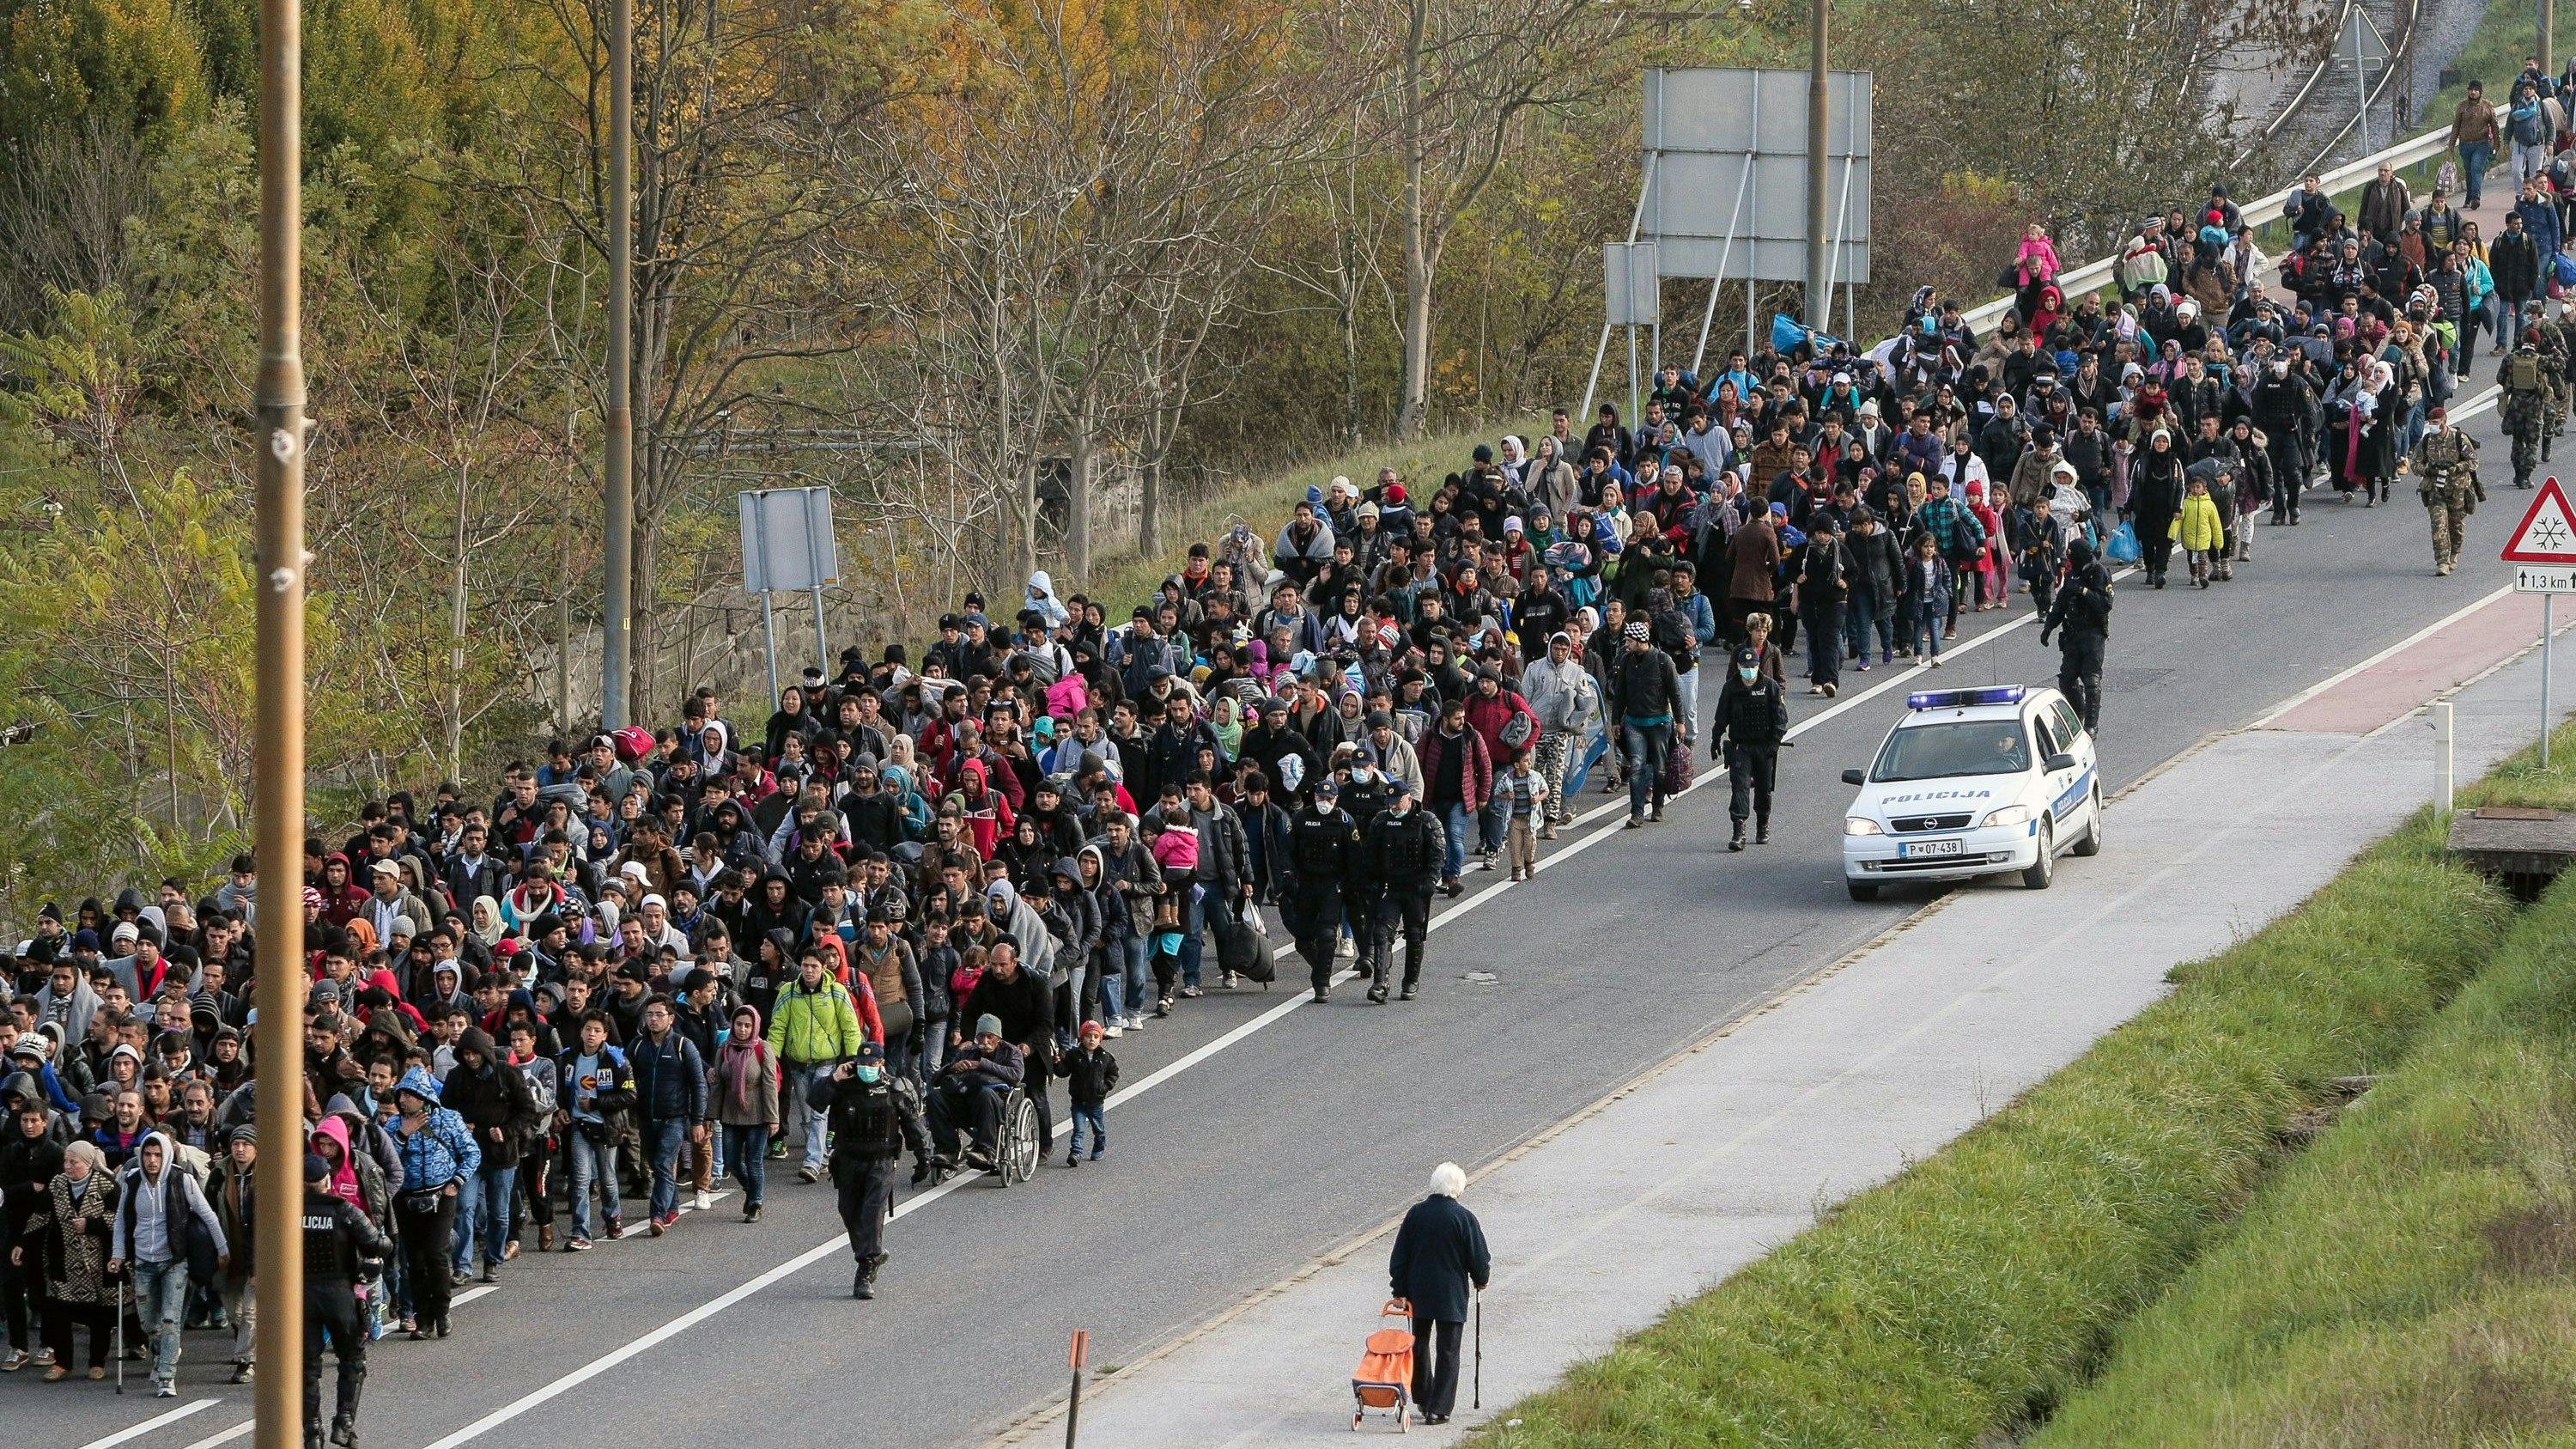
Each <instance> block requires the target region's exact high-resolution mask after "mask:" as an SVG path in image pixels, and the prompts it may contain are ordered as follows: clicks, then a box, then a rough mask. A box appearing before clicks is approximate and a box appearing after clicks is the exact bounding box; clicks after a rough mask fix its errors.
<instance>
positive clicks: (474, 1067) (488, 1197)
mask: <svg viewBox="0 0 2576 1449" xmlns="http://www.w3.org/2000/svg"><path fill="white" fill-rule="evenodd" d="M455 1053H456V1065H455V1066H454V1067H453V1068H451V1069H450V1070H449V1071H448V1073H447V1081H446V1083H445V1085H444V1086H442V1087H441V1088H440V1093H441V1095H440V1098H439V1100H440V1101H441V1102H442V1103H443V1104H444V1105H445V1106H446V1107H447V1108H448V1110H450V1111H452V1112H454V1113H455V1114H456V1115H457V1116H459V1117H462V1118H464V1119H465V1125H466V1127H467V1128H469V1129H470V1130H471V1131H472V1132H473V1134H474V1145H475V1146H476V1147H478V1148H480V1149H481V1150H482V1153H483V1160H482V1163H481V1165H480V1166H478V1167H476V1168H475V1170H474V1177H473V1180H472V1181H471V1182H468V1183H466V1184H465V1187H464V1192H463V1194H462V1196H461V1198H460V1200H459V1201H458V1203H457V1205H456V1234H455V1245H454V1247H453V1248H452V1249H451V1256H450V1260H449V1261H450V1266H451V1268H452V1269H453V1274H454V1276H455V1277H456V1278H458V1279H462V1278H464V1277H465V1276H466V1274H467V1273H468V1272H469V1271H471V1269H472V1268H473V1264H474V1245H475V1241H476V1239H477V1238H478V1237H479V1238H480V1239H481V1241H482V1245H483V1281H484V1282H486V1283H497V1282H499V1281H501V1264H502V1263H503V1262H504V1261H505V1260H506V1259H507V1258H508V1256H509V1250H508V1248H507V1246H506V1245H505V1244H504V1241H503V1240H504V1239H506V1238H507V1237H508V1236H509V1228H510V1192H511V1189H512V1188H513V1187H514V1186H515V1185H516V1182H517V1177H518V1168H519V1154H520V1152H521V1150H522V1149H523V1148H524V1147H525V1146H526V1144H527V1140H528V1138H529V1137H530V1136H531V1135H532V1134H534V1133H535V1132H536V1130H537V1126H538V1123H537V1107H536V1101H535V1099H534V1098H533V1097H531V1096H530V1095H529V1094H528V1080H527V1078H526V1077H525V1076H524V1075H523V1074H521V1073H520V1071H519V1070H518V1069H517V1068H516V1067H514V1066H511V1065H509V1064H508V1063H506V1062H504V1061H503V1060H502V1059H501V1051H500V1048H499V1047H497V1046H495V1045H494V1044H493V1041H492V1038H491V1036H490V1035H489V1034H487V1033H486V1032H485V1031H484V1030H483V1028H481V1027H479V1026H469V1027H467V1028H466V1029H465V1032H464V1034H463V1035H462V1036H460V1037H458V1038H457V1039H456V1044H455Z"/></svg>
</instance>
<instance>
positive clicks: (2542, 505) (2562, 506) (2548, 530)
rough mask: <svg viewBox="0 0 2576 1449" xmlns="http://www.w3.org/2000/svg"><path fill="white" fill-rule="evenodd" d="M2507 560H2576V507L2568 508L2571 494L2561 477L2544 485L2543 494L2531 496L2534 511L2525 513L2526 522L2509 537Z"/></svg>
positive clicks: (2552, 479)
mask: <svg viewBox="0 0 2576 1449" xmlns="http://www.w3.org/2000/svg"><path fill="white" fill-rule="evenodd" d="M2504 561H2505V562H2506V563H2523V564H2576V510H2570V509H2569V508H2568V506H2567V495H2566V493H2565V492H2564V491H2562V490H2561V489H2560V488H2559V486H2558V480H2557V479H2555V478H2551V479H2548V480H2546V481H2544V482H2543V483H2542V484H2541V485H2540V496H2539V497H2537V498H2535V499H2533V500H2531V511H2530V512H2528V513H2525V514H2524V515H2522V522H2521V523H2520V524H2518V525H2516V526H2515V528H2514V530H2513V535H2512V536H2511V537H2509V538H2507V539H2506V540H2505V543H2504Z"/></svg>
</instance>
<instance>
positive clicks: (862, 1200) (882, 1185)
mask: <svg viewBox="0 0 2576 1449" xmlns="http://www.w3.org/2000/svg"><path fill="white" fill-rule="evenodd" d="M805 1101H806V1104H807V1105H808V1106H811V1107H813V1108H814V1109H815V1110H816V1111H819V1112H823V1113H826V1114H828V1115H829V1117H830V1119H831V1132H832V1185H833V1186H834V1187H835V1188H837V1189H838V1190H839V1193H840V1209H841V1226H842V1227H843V1228H844V1229H845V1230H847V1231H848V1233H849V1235H850V1256H851V1257H853V1258H855V1259H857V1260H858V1265H859V1266H858V1276H857V1277H856V1278H855V1279H853V1280H852V1281H851V1283H850V1296H851V1297H853V1298H874V1297H876V1296H877V1270H878V1269H879V1268H882V1267H884V1266H885V1261H886V1253H885V1250H884V1231H885V1220H886V1211H887V1209H888V1208H889V1207H891V1206H892V1205H893V1202H894V1164H895V1159H896V1158H897V1157H898V1156H900V1155H902V1152H903V1108H902V1104H901V1103H899V1102H898V1101H896V1099H895V1094H894V1086H893V1084H892V1083H890V1082H888V1081H887V1080H886V1073H885V1050H884V1049H883V1048H882V1047H879V1046H878V1045H877V1044H876V1043H875V1042H864V1043H861V1044H860V1047H859V1054H858V1056H857V1057H855V1058H854V1059H852V1060H850V1061H846V1062H843V1063H841V1064H840V1065H839V1066H837V1067H834V1068H833V1069H832V1072H831V1075H829V1076H820V1077H816V1078H815V1079H814V1085H813V1086H811V1087H809V1088H807V1089H806V1093H805Z"/></svg>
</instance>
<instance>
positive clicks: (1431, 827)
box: [1361, 779, 1449, 1003]
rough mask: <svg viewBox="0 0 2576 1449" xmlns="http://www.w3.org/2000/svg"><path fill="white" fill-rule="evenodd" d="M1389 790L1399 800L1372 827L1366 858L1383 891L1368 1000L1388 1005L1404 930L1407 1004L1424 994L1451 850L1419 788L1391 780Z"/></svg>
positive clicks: (1376, 907)
mask: <svg viewBox="0 0 2576 1449" xmlns="http://www.w3.org/2000/svg"><path fill="white" fill-rule="evenodd" d="M1388 785H1389V787H1390V788H1392V789H1393V790H1394V792H1395V795H1394V801H1393V803H1392V804H1390V805H1388V806H1387V808H1385V809H1384V810H1381V811H1379V812H1378V814H1377V818H1376V819H1374V820H1372V821H1370V822H1369V828H1368V840H1367V846H1366V849H1365V850H1363V852H1362V853H1361V861H1362V868H1363V869H1364V870H1366V872H1367V878H1368V881H1369V884H1370V886H1371V887H1373V888H1374V889H1375V891H1376V892H1377V899H1376V900H1375V901H1374V902H1372V903H1371V905H1372V909H1371V910H1370V912H1369V915H1370V919H1371V923H1372V924H1371V926H1370V929H1371V931H1372V932H1373V933H1374V934H1375V935H1376V936H1377V969H1376V971H1375V973H1374V976H1375V984H1374V985H1372V986H1370V987H1369V993H1368V999H1369V1000H1371V1001H1373V1002H1379V1003H1383V1002H1384V1001H1385V1000H1386V971H1387V967H1388V966H1389V965H1391V964H1393V962H1392V958H1393V956H1394V954H1395V936H1396V932H1397V931H1398V930H1399V929H1400V930H1402V931H1403V933H1404V992H1403V999H1404V1000H1406V1001H1411V1000H1412V999H1413V998H1414V997H1416V996H1418V995H1420V994H1421V985H1422V948H1423V943H1424V941H1425V939H1426V938H1427V937H1428V936H1429V935H1430V931H1431V890H1432V888H1433V887H1434V886H1437V885H1438V884H1439V883H1440V868H1441V866H1442V864H1443V863H1444V860H1445V857H1446V855H1447V853H1448V849H1449V837H1448V835H1447V833H1446V832H1444V831H1443V830H1441V828H1440V820H1439V818H1438V817H1437V816H1435V815H1433V814H1432V813H1431V812H1430V811H1428V810H1425V809H1423V808H1422V804H1421V802H1420V801H1418V800H1416V799H1414V798H1413V786H1412V785H1411V784H1410V783H1408V782H1406V781H1404V780H1398V779H1390V780H1389V781H1388Z"/></svg>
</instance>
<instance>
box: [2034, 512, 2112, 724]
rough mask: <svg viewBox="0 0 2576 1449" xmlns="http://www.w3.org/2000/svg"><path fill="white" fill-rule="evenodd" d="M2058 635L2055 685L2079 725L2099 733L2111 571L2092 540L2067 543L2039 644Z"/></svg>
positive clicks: (2109, 616)
mask: <svg viewBox="0 0 2576 1449" xmlns="http://www.w3.org/2000/svg"><path fill="white" fill-rule="evenodd" d="M2052 630H2055V631H2057V633H2058V636H2059V637H2058V646H2057V647H2058V655H2057V689H2058V692H2059V693H2061V694H2063V695H2065V696H2066V700H2067V702H2068V703H2069V704H2072V705H2074V706H2075V712H2076V713H2077V714H2080V715H2082V716H2083V717H2084V728H2085V731H2086V732H2087V733H2089V734H2092V735H2094V736H2095V737H2097V738H2098V737H2099V736H2100V735H2101V733H2102V651H2103V648H2104V646H2105V645H2107V644H2108V643H2110V640H2111V571H2110V570H2109V569H2106V568H2104V567H2102V563H2101V560H2099V559H2097V558H2095V557H2094V556H2093V544H2092V542H2091V541H2090V540H2088V539H2081V538H2079V539H2077V540H2075V542H2073V543H2071V544H2068V545H2067V546H2066V587H2065V588H2064V589H2063V590H2061V591H2060V592H2059V593H2058V595H2057V602H2056V603H2054V604H2052V605H2050V606H2049V610H2048V617H2047V618H2046V619H2044V620H2042V621H2040V626H2039V642H2040V643H2042V644H2046V643H2047V642H2048V636H2049V633H2050V631H2052Z"/></svg>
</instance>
